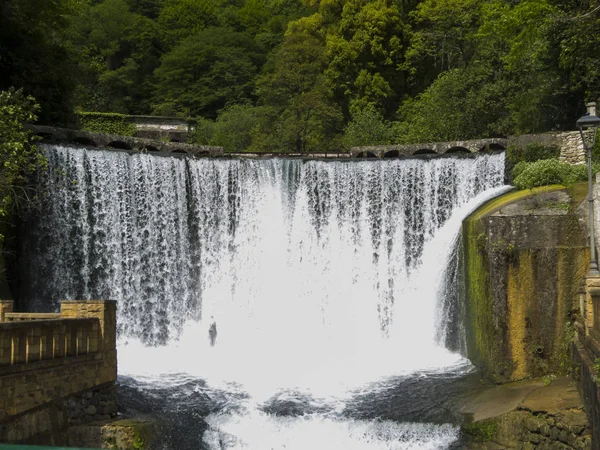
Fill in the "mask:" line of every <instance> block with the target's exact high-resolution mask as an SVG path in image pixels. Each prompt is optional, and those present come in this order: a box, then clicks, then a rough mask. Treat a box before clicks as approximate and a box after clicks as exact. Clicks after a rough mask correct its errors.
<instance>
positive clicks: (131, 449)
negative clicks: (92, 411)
mask: <svg viewBox="0 0 600 450" xmlns="http://www.w3.org/2000/svg"><path fill="white" fill-rule="evenodd" d="M155 437H156V422H154V421H153V420H150V419H146V418H134V419H123V420H115V421H110V422H102V423H95V424H89V425H81V426H75V427H70V428H69V445H72V446H73V445H74V446H77V447H94V448H106V449H110V450H149V449H150V450H151V449H152V448H153V442H154V441H155Z"/></svg>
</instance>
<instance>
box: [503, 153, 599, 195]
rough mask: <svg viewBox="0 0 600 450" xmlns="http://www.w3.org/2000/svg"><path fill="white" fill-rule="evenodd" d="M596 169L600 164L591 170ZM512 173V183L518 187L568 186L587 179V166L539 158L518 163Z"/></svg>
mask: <svg viewBox="0 0 600 450" xmlns="http://www.w3.org/2000/svg"><path fill="white" fill-rule="evenodd" d="M598 171H600V166H598V165H595V166H594V168H593V172H594V173H595V172H598ZM513 174H514V175H515V177H514V181H513V184H514V185H515V186H516V187H518V188H519V189H531V188H534V187H537V186H547V185H549V184H562V185H565V186H570V185H572V184H574V183H577V182H579V181H585V180H587V167H586V166H585V164H579V165H571V164H567V163H564V162H560V161H559V160H558V159H541V160H539V161H535V162H531V163H529V162H520V163H518V164H517V165H516V166H515V167H514V169H513Z"/></svg>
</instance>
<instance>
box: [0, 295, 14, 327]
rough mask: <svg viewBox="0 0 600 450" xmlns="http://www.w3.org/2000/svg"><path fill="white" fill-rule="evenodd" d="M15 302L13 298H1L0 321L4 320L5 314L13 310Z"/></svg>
mask: <svg viewBox="0 0 600 450" xmlns="http://www.w3.org/2000/svg"><path fill="white" fill-rule="evenodd" d="M14 306H15V302H14V301H13V300H0V322H4V315H5V314H6V313H11V312H13V308H14Z"/></svg>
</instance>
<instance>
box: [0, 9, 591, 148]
mask: <svg viewBox="0 0 600 450" xmlns="http://www.w3.org/2000/svg"><path fill="white" fill-rule="evenodd" d="M598 49H600V5H599V4H598V3H597V1H596V0H594V1H592V2H590V1H588V0H568V1H562V2H559V1H556V0H521V1H518V0H512V1H507V0H0V90H4V89H7V88H9V87H10V86H14V87H15V88H23V92H24V94H26V95H31V96H33V97H34V98H35V99H36V101H37V102H38V103H39V104H40V110H39V111H38V113H37V114H38V117H39V120H40V122H42V123H47V124H56V125H71V126H73V125H76V124H75V123H74V120H76V119H75V115H74V112H75V111H105V112H121V113H126V114H155V115H169V116H180V117H184V118H188V119H193V120H195V121H197V125H196V128H195V132H194V135H193V136H192V139H193V140H194V141H195V142H197V143H210V144H216V145H223V146H225V147H226V148H227V149H228V150H235V151H244V150H254V151H261V150H271V151H272V150H276V151H307V150H329V149H340V148H347V147H349V146H351V145H361V144H383V143H392V142H393V143H409V142H426V141H439V140H454V139H467V138H475V137H493V136H506V135H510V134H519V133H530V132H542V131H547V130H556V129H572V128H573V127H574V122H575V120H576V119H577V117H579V115H581V113H582V112H583V108H584V103H585V101H589V100H593V99H597V98H598V96H599V95H600V79H599V75H600V71H599V68H600V58H599V55H598Z"/></svg>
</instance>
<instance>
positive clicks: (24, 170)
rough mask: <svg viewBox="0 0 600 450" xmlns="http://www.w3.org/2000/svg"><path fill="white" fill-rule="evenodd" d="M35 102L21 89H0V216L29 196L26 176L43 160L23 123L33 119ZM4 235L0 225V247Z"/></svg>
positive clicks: (35, 109)
mask: <svg viewBox="0 0 600 450" xmlns="http://www.w3.org/2000/svg"><path fill="white" fill-rule="evenodd" d="M38 110H39V106H38V105H37V104H36V103H35V100H34V99H33V97H30V96H26V95H25V94H24V93H23V90H22V89H19V90H16V89H14V88H9V89H8V90H6V91H0V218H4V217H6V216H7V215H8V214H9V213H11V212H12V211H13V207H15V206H16V207H18V206H20V205H21V204H22V202H23V201H27V200H29V199H30V198H31V197H30V195H29V194H28V192H29V191H28V189H27V186H26V184H27V182H28V181H29V176H30V175H31V174H32V173H33V172H34V171H35V170H36V169H38V168H39V167H40V165H43V164H44V163H45V158H44V157H43V155H42V154H41V153H40V152H39V151H38V148H37V147H36V146H35V145H34V141H33V138H32V133H31V131H30V130H28V129H27V128H25V127H24V124H25V123H31V122H34V121H35V120H36V119H37V117H36V113H37V111H38ZM3 240H4V236H3V234H2V232H1V229H0V247H1V246H2V241H3Z"/></svg>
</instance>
